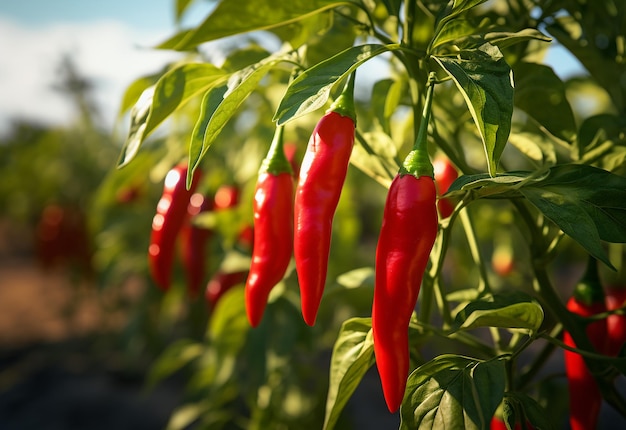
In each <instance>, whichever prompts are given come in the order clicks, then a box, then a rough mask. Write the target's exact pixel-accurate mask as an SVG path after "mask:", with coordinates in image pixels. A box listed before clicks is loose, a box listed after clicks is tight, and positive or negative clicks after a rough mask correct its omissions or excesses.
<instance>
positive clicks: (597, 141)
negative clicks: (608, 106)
mask: <svg viewBox="0 0 626 430" xmlns="http://www.w3.org/2000/svg"><path fill="white" fill-rule="evenodd" d="M625 136H626V120H624V119H623V118H621V117H619V116H616V115H612V114H600V115H594V116H592V117H589V118H587V119H585V121H584V122H583V123H582V124H581V126H580V130H579V133H578V146H577V150H578V154H577V155H578V158H579V159H581V161H582V162H583V163H584V164H591V163H595V162H599V164H600V165H601V166H602V167H603V168H604V169H606V170H614V169H617V168H619V167H620V166H622V164H623V163H624V161H625V159H626V137H625Z"/></svg>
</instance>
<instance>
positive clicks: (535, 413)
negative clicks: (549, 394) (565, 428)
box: [502, 392, 553, 430]
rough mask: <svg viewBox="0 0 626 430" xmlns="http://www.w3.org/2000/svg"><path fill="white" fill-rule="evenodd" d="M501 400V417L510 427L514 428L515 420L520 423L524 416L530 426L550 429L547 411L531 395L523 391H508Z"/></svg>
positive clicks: (542, 429)
mask: <svg viewBox="0 0 626 430" xmlns="http://www.w3.org/2000/svg"><path fill="white" fill-rule="evenodd" d="M502 402H503V405H502V406H503V408H502V410H503V414H502V415H503V416H502V418H503V419H504V422H508V423H509V425H510V427H511V428H514V426H515V423H516V422H517V423H520V424H521V422H522V419H523V418H524V419H525V420H526V421H527V422H528V423H529V424H530V425H531V428H535V429H541V430H552V428H553V426H552V422H551V421H550V419H548V414H547V411H546V410H545V409H544V408H542V407H541V405H540V404H539V403H537V401H536V400H535V399H533V398H532V397H529V396H528V395H526V394H524V393H519V392H508V393H505V395H504V399H503V401H502ZM518 426H519V425H518ZM515 428H517V427H515Z"/></svg>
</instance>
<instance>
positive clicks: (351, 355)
mask: <svg viewBox="0 0 626 430" xmlns="http://www.w3.org/2000/svg"><path fill="white" fill-rule="evenodd" d="M371 328H372V322H371V319H370V318H352V319H349V320H347V321H345V322H344V323H343V325H342V326H341V331H340V332H339V336H338V337H337V341H336V342H335V346H334V347H333V355H332V358H331V363H330V385H329V387H328V397H327V400H326V416H325V419H324V429H325V430H330V429H332V428H334V426H335V424H336V423H337V420H338V419H339V415H340V414H341V411H342V410H343V408H344V407H345V405H346V403H347V402H348V400H350V397H351V396H352V393H354V390H356V388H357V386H358V385H359V383H360V382H361V379H363V376H365V374H366V373H367V371H368V370H369V369H370V367H372V365H373V364H374V361H375V360H374V340H373V338H372V330H371Z"/></svg>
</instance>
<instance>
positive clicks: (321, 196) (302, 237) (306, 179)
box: [294, 76, 355, 326]
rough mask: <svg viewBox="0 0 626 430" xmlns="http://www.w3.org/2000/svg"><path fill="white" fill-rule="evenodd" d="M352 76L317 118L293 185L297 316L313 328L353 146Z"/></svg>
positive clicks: (322, 291)
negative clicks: (323, 113)
mask: <svg viewBox="0 0 626 430" xmlns="http://www.w3.org/2000/svg"><path fill="white" fill-rule="evenodd" d="M353 91H354V77H353V76H351V77H350V80H349V81H348V84H347V85H346V89H345V90H344V92H343V93H342V94H341V96H340V97H339V98H338V99H337V100H336V101H335V103H334V104H333V106H331V108H330V109H329V111H328V112H327V113H326V114H325V115H324V116H323V117H322V118H321V119H320V120H319V122H318V123H317V125H316V126H315V129H314V130H313V133H312V135H311V138H310V139H309V143H308V146H307V150H306V153H305V155H304V159H303V161H302V165H301V167H300V176H299V181H298V186H297V188H296V198H295V209H294V228H295V232H294V258H295V262H296V272H297V274H298V282H299V283H300V297H301V302H302V316H303V317H304V321H305V322H306V323H307V324H308V325H310V326H312V325H314V324H315V319H316V318H317V311H318V309H319V306H320V302H321V300H322V295H323V293H324V285H325V283H326V275H327V271H328V256H329V252H330V240H331V236H332V223H333V217H334V216H335V211H336V209H337V204H338V203H339V197H340V195H341V189H342V188H343V184H344V182H345V179H346V173H347V171H348V163H349V161H350V155H351V153H352V147H353V145H354V129H355V119H354V118H355V117H354V107H353V101H352V94H353Z"/></svg>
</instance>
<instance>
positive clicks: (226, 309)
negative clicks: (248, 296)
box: [207, 284, 250, 356]
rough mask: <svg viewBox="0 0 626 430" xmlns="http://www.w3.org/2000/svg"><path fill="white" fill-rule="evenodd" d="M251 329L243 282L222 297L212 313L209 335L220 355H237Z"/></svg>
mask: <svg viewBox="0 0 626 430" xmlns="http://www.w3.org/2000/svg"><path fill="white" fill-rule="evenodd" d="M249 330H250V324H249V323H248V318H247V317H246V307H245V300H244V288H243V284H242V285H239V286H235V287H233V288H231V289H230V290H228V291H227V292H225V293H224V295H223V296H221V297H220V300H219V301H218V302H217V304H216V306H215V309H214V310H213V314H212V315H211V320H210V322H209V328H208V333H207V335H208V338H209V339H210V341H211V345H212V346H213V347H214V348H215V350H216V351H217V353H218V354H219V355H221V356H224V355H237V353H238V352H239V351H240V350H241V348H242V347H243V345H244V343H245V341H246V334H247V333H248V331H249Z"/></svg>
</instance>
